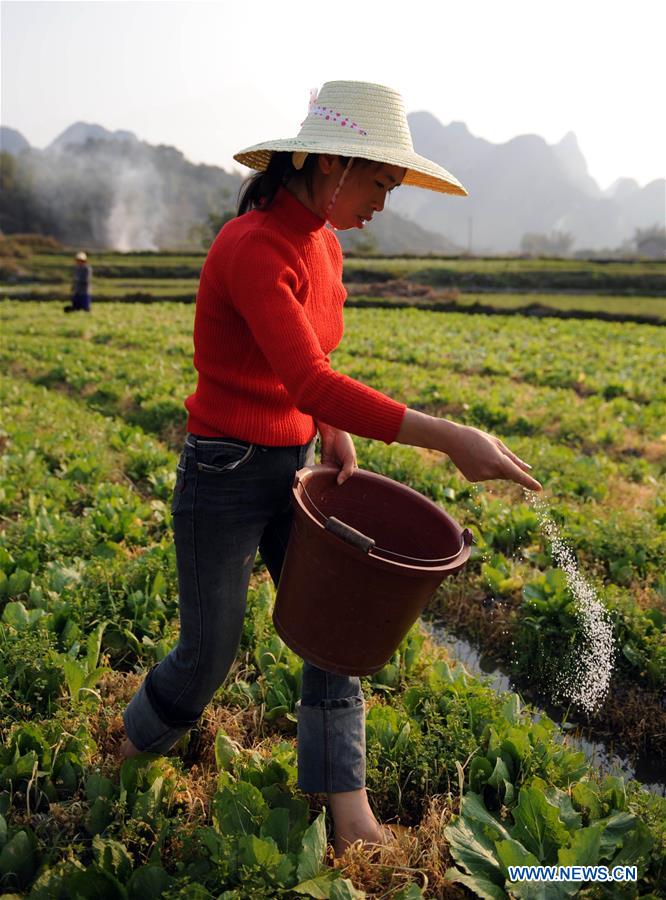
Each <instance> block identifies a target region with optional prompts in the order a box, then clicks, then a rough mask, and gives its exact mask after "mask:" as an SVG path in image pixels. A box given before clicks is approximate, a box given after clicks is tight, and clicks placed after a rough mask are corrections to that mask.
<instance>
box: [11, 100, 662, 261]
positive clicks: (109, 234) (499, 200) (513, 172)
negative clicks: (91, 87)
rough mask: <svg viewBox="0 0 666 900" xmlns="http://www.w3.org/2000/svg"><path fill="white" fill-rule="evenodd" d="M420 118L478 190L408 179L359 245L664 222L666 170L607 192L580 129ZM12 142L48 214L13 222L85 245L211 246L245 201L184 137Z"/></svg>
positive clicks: (100, 132)
mask: <svg viewBox="0 0 666 900" xmlns="http://www.w3.org/2000/svg"><path fill="white" fill-rule="evenodd" d="M408 120H409V124H410V129H411V132H412V136H413V139H414V147H415V149H416V151H417V152H418V153H421V154H422V155H424V156H426V157H428V158H430V159H432V160H434V161H435V162H438V163H439V164H440V165H442V166H444V168H446V169H448V170H449V171H451V172H453V174H455V175H456V177H457V178H458V179H459V180H460V181H461V182H462V183H463V184H464V185H465V187H466V188H467V190H468V192H469V196H468V197H457V196H452V195H448V196H446V195H440V194H435V193H433V192H430V191H424V190H421V189H418V188H410V187H403V188H400V190H398V191H396V192H394V193H393V194H392V195H391V200H390V204H387V206H386V208H385V209H384V212H383V213H382V214H381V215H379V216H376V217H375V219H374V220H373V221H372V223H370V224H369V225H366V227H365V229H364V230H363V231H362V232H359V231H349V232H337V235H338V238H339V239H340V243H341V244H342V246H343V248H344V249H346V250H350V249H364V250H366V251H369V250H376V251H377V252H379V253H387V254H399V253H413V254H428V253H432V254H455V253H460V252H466V251H471V252H473V253H477V254H481V253H487V254H493V253H515V252H518V251H520V248H521V241H522V240H523V238H524V236H525V235H526V234H537V235H545V236H547V235H551V234H553V233H557V232H566V233H568V234H569V235H570V236H571V239H572V244H573V249H574V250H581V248H584V249H589V250H593V251H594V250H600V249H602V248H616V247H619V246H620V245H622V244H623V243H624V244H627V243H628V242H630V241H631V239H632V238H633V236H634V232H635V230H636V229H639V228H640V229H645V228H650V227H652V226H657V227H662V228H663V227H664V225H665V221H664V220H665V217H666V213H665V209H666V181H665V180H664V179H656V180H654V181H652V182H650V183H649V184H647V185H646V186H645V187H643V188H641V187H639V186H638V184H637V183H636V182H635V181H634V180H633V179H630V178H621V179H618V180H617V181H616V182H615V184H614V185H612V187H611V188H609V189H608V190H607V191H602V190H601V189H600V187H599V186H598V184H597V183H596V181H595V180H594V179H593V178H592V177H591V176H590V174H589V172H588V170H587V164H586V162H585V158H584V157H583V155H582V153H581V151H580V148H579V146H578V142H577V140H576V137H575V135H574V134H573V133H572V132H569V133H568V134H567V135H565V137H564V138H563V139H562V140H561V141H560V142H559V143H557V144H554V145H549V144H548V143H546V141H545V140H544V139H543V138H541V137H539V136H537V135H520V136H518V137H515V138H513V139H512V140H510V141H507V142H506V143H503V144H493V143H491V142H490V141H486V140H484V139H483V138H479V137H475V136H474V135H472V134H471V133H470V132H469V130H468V129H467V127H466V125H465V124H464V123H463V122H451V123H450V124H449V125H443V124H442V123H441V122H439V121H438V120H437V119H436V118H435V117H434V116H433V115H431V114H430V113H428V112H414V113H410V114H409V116H408ZM0 150H3V151H5V152H6V153H8V154H10V155H11V157H12V160H13V165H14V166H15V169H16V172H15V180H17V181H18V182H19V183H20V185H21V190H22V191H23V192H24V194H25V192H26V191H27V192H29V193H30V201H31V204H32V205H31V206H30V209H32V210H33V213H32V215H33V218H35V217H36V220H37V222H38V224H37V227H34V228H30V222H29V221H22V222H21V223H20V225H19V224H18V223H17V222H16V221H14V223H13V224H12V218H11V216H12V213H11V211H10V213H9V215H8V214H7V211H6V210H5V211H4V212H0V216H1V217H0V227H1V228H2V229H3V230H4V231H12V230H13V231H17V230H42V231H43V230H44V229H45V228H47V227H48V229H49V232H50V233H52V234H54V235H55V236H56V237H58V238H59V239H60V240H63V241H64V242H66V243H68V244H72V245H74V244H76V245H78V244H81V245H85V246H88V247H110V248H114V249H118V250H138V249H186V248H191V247H192V246H196V245H197V244H198V245H199V246H200V244H201V241H202V240H203V241H204V242H205V241H206V240H207V232H206V223H207V222H208V221H209V219H210V220H211V221H213V222H214V220H215V218H216V217H219V216H220V215H222V214H223V213H224V212H225V211H228V210H232V209H235V206H236V202H237V195H238V190H239V188H240V186H241V184H242V178H241V176H240V175H238V174H237V173H235V172H234V173H229V172H226V171H225V170H224V169H223V168H220V167H217V166H209V165H195V164H193V163H191V162H189V161H188V160H187V159H185V157H184V156H183V154H182V153H181V152H180V151H179V150H177V149H176V148H174V147H170V146H166V145H158V146H154V145H151V144H148V143H147V142H145V141H141V140H139V139H138V138H137V137H136V135H134V134H133V133H132V132H130V131H113V132H112V131H108V130H107V129H105V128H103V127H102V126H101V125H96V124H88V123H84V122H77V123H75V124H74V125H71V126H70V127H69V128H67V129H65V131H63V132H62V134H60V135H59V136H58V137H57V138H56V139H55V140H54V141H53V142H52V143H51V144H49V146H48V147H46V148H45V149H44V150H39V149H36V148H33V147H31V146H30V144H29V142H28V141H27V140H26V139H25V138H24V137H23V135H21V134H20V133H19V132H18V131H16V130H14V129H11V128H8V127H5V126H2V127H0ZM13 215H14V218H15V219H16V214H15V213H13ZM24 218H25V215H24ZM29 218H30V216H28V219H29Z"/></svg>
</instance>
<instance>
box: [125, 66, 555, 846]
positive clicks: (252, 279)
mask: <svg viewBox="0 0 666 900" xmlns="http://www.w3.org/2000/svg"><path fill="white" fill-rule="evenodd" d="M234 158H235V159H236V160H238V161H239V162H241V163H244V164H245V165H248V166H250V167H253V168H255V169H257V170H259V174H256V175H254V176H252V178H251V179H249V181H248V182H246V184H245V185H244V188H243V189H242V191H241V200H240V205H239V214H238V217H237V218H235V219H232V220H231V221H230V222H228V223H227V224H226V225H225V226H224V227H223V229H222V230H221V231H220V233H219V234H218V236H217V238H216V239H215V241H214V243H213V245H212V247H211V249H210V252H209V254H208V256H207V258H206V261H205V264H204V266H203V269H202V273H201V280H200V285H199V291H198V294H197V303H196V315H195V323H194V345H195V353H194V365H195V367H196V368H197V370H198V383H197V388H196V391H195V392H194V394H192V395H191V396H190V397H188V398H187V400H186V401H185V405H186V407H187V409H188V412H189V417H188V423H187V431H188V435H187V439H186V443H185V447H184V450H183V453H182V455H181V458H180V462H179V464H178V472H177V480H176V487H175V492H174V499H173V507H172V509H173V521H174V535H175V543H176V556H177V565H178V580H179V603H180V623H181V630H180V639H179V643H178V645H177V646H176V647H175V648H174V650H172V651H171V653H170V654H169V655H168V656H167V657H166V658H165V659H164V660H163V661H162V662H161V663H160V664H159V665H157V666H156V667H154V668H153V669H152V670H151V671H150V672H149V673H148V676H147V677H146V679H145V681H144V682H143V684H142V685H141V687H140V688H139V690H138V692H137V693H136V695H135V696H134V697H133V699H132V701H131V702H130V704H129V706H128V707H127V710H126V712H125V727H126V732H127V740H126V741H125V743H124V745H123V751H122V752H123V755H125V756H130V755H132V754H134V753H136V752H137V751H138V750H152V751H156V752H160V753H166V752H168V751H169V749H170V748H171V747H172V746H173V745H174V743H175V742H176V741H177V740H178V739H179V738H180V737H181V736H182V735H183V734H185V732H186V731H187V730H188V729H189V728H191V727H192V726H193V725H194V724H195V723H196V721H197V720H198V718H199V717H200V715H201V713H202V711H203V709H204V707H205V706H206V704H207V703H208V702H209V700H210V699H211V697H212V696H213V694H214V692H215V691H216V689H217V688H218V687H219V686H220V684H221V683H222V682H223V680H224V678H225V676H226V674H227V672H228V671H229V668H230V666H231V664H232V662H233V659H234V656H235V654H236V652H237V649H238V645H239V641H240V634H241V627H242V622H243V616H244V612H245V599H246V593H247V588H248V583H249V579H250V574H251V571H252V565H253V561H254V558H255V553H256V550H257V548H258V549H259V552H260V554H261V556H262V559H263V560H264V562H265V564H266V566H267V568H268V570H269V572H270V575H271V577H272V579H273V581H274V582H275V584H277V582H278V579H279V575H280V569H281V566H282V561H283V558H284V553H285V549H286V545H287V540H288V537H289V529H290V524H291V505H290V489H291V484H292V481H293V475H294V473H295V472H296V470H298V469H299V468H301V467H302V466H303V465H306V464H312V463H313V462H314V442H315V437H316V434H317V432H318V433H319V436H320V438H321V460H322V462H326V463H333V464H335V465H336V466H338V467H339V469H340V472H339V475H338V481H339V482H340V483H342V482H344V480H345V479H347V478H349V477H353V470H354V468H355V467H356V454H355V451H354V444H353V442H352V439H351V436H350V433H351V434H356V435H359V436H362V437H370V438H375V439H377V440H382V441H384V442H385V443H387V444H390V443H392V442H393V441H397V442H399V443H402V444H410V445H413V446H418V447H427V448H431V449H435V450H441V451H443V452H444V453H446V454H447V455H448V456H449V457H450V459H451V460H452V461H453V462H454V464H455V465H456V466H457V467H458V468H459V469H460V471H461V472H462V473H463V475H465V477H466V478H467V479H469V480H470V481H482V480H485V479H490V478H505V479H510V480H513V481H516V482H518V483H519V484H521V485H523V486H525V487H527V488H530V489H532V490H539V489H540V485H539V483H538V482H537V481H535V480H534V479H533V478H532V477H530V476H529V475H528V474H527V472H526V470H527V469H529V468H530V467H529V466H528V465H527V464H526V463H524V462H522V461H521V460H520V459H519V458H518V457H517V456H516V455H515V454H513V453H512V452H511V451H510V450H509V449H507V447H505V446H504V444H503V443H502V442H501V441H500V440H499V439H497V438H495V437H491V436H490V435H488V434H485V433H484V432H482V431H479V430H478V429H476V428H470V427H466V426H464V425H458V424H456V423H454V422H452V421H450V420H447V419H438V418H435V417H432V416H428V415H426V414H424V413H421V412H418V411H416V410H412V409H407V408H406V406H405V404H404V403H400V402H398V401H396V400H394V399H391V398H389V397H387V396H386V395H384V394H382V393H380V392H378V391H376V390H373V389H372V388H370V387H368V386H367V385H365V384H362V383H360V382H358V381H355V380H354V379H352V378H349V377H347V376H345V375H342V374H340V373H338V372H335V371H334V370H333V369H331V366H330V363H329V358H328V356H327V354H328V353H330V352H331V350H333V349H334V348H335V347H336V346H337V345H338V343H339V341H340V339H341V337H342V331H343V323H342V306H343V303H344V300H345V296H346V292H345V290H344V288H343V286H342V253H341V250H340V245H339V242H338V240H337V238H336V237H335V235H334V234H333V233H332V231H330V230H328V229H327V228H326V227H325V225H326V223H327V222H329V223H330V224H331V225H332V226H333V227H334V228H337V229H349V228H363V225H364V222H365V221H368V220H369V219H371V218H372V216H373V214H374V213H376V212H380V211H381V210H382V209H383V208H384V202H385V200H386V195H387V193H389V192H390V191H391V190H393V189H394V187H396V186H397V185H399V184H413V185H417V186H420V187H424V188H428V189H431V190H435V191H440V192H443V193H457V194H463V195H464V194H466V191H465V189H464V188H463V187H462V185H461V184H460V183H459V182H458V181H457V180H456V179H455V178H454V177H453V176H452V175H451V174H450V173H448V172H446V171H445V170H444V169H442V168H441V167H440V166H438V165H436V164H435V163H433V162H431V161H430V160H427V159H425V158H424V157H422V156H419V155H418V154H416V153H415V152H414V150H413V147H412V141H411V135H410V132H409V127H408V124H407V118H406V115H405V111H404V106H403V102H402V99H401V97H400V96H399V94H397V93H396V92H395V91H392V90H391V89H389V88H386V87H382V86H380V85H375V84H368V83H365V82H350V81H340V82H328V83H327V84H325V85H324V87H323V88H322V90H321V93H320V94H319V96H318V97H312V99H311V102H310V109H309V112H308V116H307V118H306V120H305V122H304V123H303V124H302V127H301V131H300V133H299V135H298V137H296V138H294V139H287V140H279V141H271V142H268V143H264V144H258V145H256V146H254V147H250V148H248V149H247V150H244V151H242V152H241V153H239V154H237V155H236V156H235V157H234ZM297 719H298V783H299V786H300V787H301V789H302V790H304V791H307V792H312V793H320V792H321V793H327V794H328V805H329V809H330V810H331V814H332V817H333V821H334V830H335V850H336V853H341V852H342V851H343V850H344V848H345V846H346V845H347V844H348V843H350V842H353V841H355V840H358V839H361V840H363V841H367V842H369V843H371V842H374V843H377V842H383V841H384V839H385V837H386V833H385V831H384V830H383V829H382V827H381V826H380V825H379V823H378V822H377V820H376V819H375V817H374V815H373V813H372V810H371V809H370V806H369V803H368V798H367V795H366V791H365V719H364V701H363V696H362V694H361V690H360V684H359V679H358V678H351V677H346V676H338V675H333V674H331V673H328V672H324V671H323V670H321V669H318V668H316V667H315V666H313V665H310V664H309V663H307V662H306V663H304V665H303V685H302V695H301V700H300V702H299V704H298V705H297Z"/></svg>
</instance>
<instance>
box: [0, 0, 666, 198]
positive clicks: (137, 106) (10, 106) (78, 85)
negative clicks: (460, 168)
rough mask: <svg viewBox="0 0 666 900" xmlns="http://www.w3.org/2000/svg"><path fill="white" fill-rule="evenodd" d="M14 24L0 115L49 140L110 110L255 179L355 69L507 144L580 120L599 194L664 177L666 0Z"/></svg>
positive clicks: (151, 13) (466, 1)
mask: <svg viewBox="0 0 666 900" xmlns="http://www.w3.org/2000/svg"><path fill="white" fill-rule="evenodd" d="M0 29H1V45H0V49H1V70H0V71H1V76H2V86H1V92H0V104H1V105H0V122H1V123H2V124H3V125H7V126H9V127H11V128H15V129H17V130H18V131H20V132H21V133H22V134H23V136H24V137H25V138H26V139H27V140H28V141H29V142H30V144H32V146H34V147H45V146H47V145H48V144H49V143H50V142H51V141H52V140H53V139H54V138H56V137H57V136H58V135H59V134H60V133H61V132H62V131H63V130H64V129H65V128H66V127H67V126H69V125H71V124H72V123H74V122H76V121H84V122H95V123H98V124H100V125H103V126H104V127H105V128H108V129H110V130H116V129H127V130H129V131H133V132H134V133H135V134H136V135H137V137H139V138H140V139H142V140H145V141H148V142H149V143H151V144H170V145H173V146H175V147H177V148H178V149H179V150H181V151H182V152H183V153H184V154H185V156H186V157H187V158H188V159H189V160H191V161H192V162H195V163H209V164H212V165H219V166H222V167H223V168H225V169H227V171H233V170H236V171H238V172H241V173H242V174H243V175H246V174H247V172H248V170H247V169H245V168H244V167H242V166H240V165H239V164H238V163H236V162H234V160H233V158H232V157H233V154H234V153H235V152H238V151H239V150H241V149H242V148H244V147H247V146H250V145H251V144H255V143H258V142H260V141H267V140H271V139H275V138H283V137H293V136H295V135H296V134H297V133H298V130H299V127H300V123H301V122H302V121H303V119H304V118H305V115H306V112H307V108H308V101H309V94H310V88H318V87H321V85H322V84H323V83H324V82H325V81H331V80H338V79H354V80H359V81H372V82H376V83H379V84H384V85H387V86H389V87H392V88H395V89H396V90H398V91H399V92H400V93H401V94H402V96H403V98H404V101H405V106H406V110H407V112H408V113H409V112H415V111H417V110H427V111H429V112H431V113H432V114H433V115H434V116H436V117H437V118H438V119H439V120H440V121H441V122H442V123H443V124H444V125H447V124H448V123H449V122H451V121H458V122H464V123H465V124H466V125H467V127H468V128H469V130H470V131H471V132H472V134H474V135H476V136H478V137H482V138H485V139H486V140H489V141H492V142H493V143H503V142H504V141H507V140H510V139H511V138H513V137H516V136H517V135H520V134H538V135H540V136H541V137H543V138H544V139H545V140H546V141H547V142H548V143H549V144H554V143H557V142H558V141H560V140H561V139H562V138H563V137H564V136H565V134H567V132H569V131H573V132H574V134H575V135H576V137H577V139H578V144H579V146H580V149H581V151H582V153H583V155H584V157H585V159H586V160H587V164H588V170H589V172H590V174H591V175H592V177H593V178H595V180H596V181H597V183H598V184H599V186H600V187H601V188H602V189H606V188H607V187H609V186H610V185H611V184H612V183H613V182H614V181H615V180H616V179H617V178H619V177H631V178H634V179H636V180H637V181H638V183H639V185H641V186H643V185H645V184H647V183H648V182H649V181H652V180H653V179H655V178H663V177H665V176H666V117H665V116H664V114H663V86H664V63H663V59H664V57H663V36H664V33H665V32H666V3H664V2H663V0H633V2H631V3H626V0H625V2H622V3H619V2H616V0H602V2H598V0H558V2H557V3H555V2H551V0H530V2H524V0H503V2H498V0H456V2H449V0H432V2H423V0H412V2H408V0H402V2H394V0H383V2H375V0H332V2H320V3H313V2H309V0H301V2H300V3H293V2H292V3H289V2H280V0H252V3H250V4H245V3H242V2H236V3H233V2H231V0H219V2H187V3H185V2H164V0H155V2H149V0H142V2H134V0H129V2H104V0H103V2H94V0H87V2H28V0H3V2H2V3H1V4H0ZM416 149H417V151H418V149H419V148H418V147H417V148H416Z"/></svg>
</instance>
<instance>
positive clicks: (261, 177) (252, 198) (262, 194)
mask: <svg viewBox="0 0 666 900" xmlns="http://www.w3.org/2000/svg"><path fill="white" fill-rule="evenodd" d="M317 155H318V154H316V153H308V155H307V156H306V157H305V163H304V164H303V168H302V169H300V170H299V169H295V168H294V166H293V163H292V161H291V157H292V152H291V151H277V150H274V151H273V152H272V153H271V158H270V160H269V162H268V166H267V167H266V169H265V170H264V171H263V172H256V173H255V174H254V175H250V176H249V178H246V179H245V181H244V182H243V184H242V185H241V187H240V190H239V192H238V213H237V215H238V216H242V215H243V213H246V212H247V211H248V210H250V209H268V207H269V206H270V205H271V203H272V202H273V199H274V197H275V195H276V194H277V192H278V189H279V188H280V187H281V186H282V185H284V184H286V183H287V182H288V181H289V179H290V178H292V177H293V176H294V175H298V176H302V177H303V179H304V181H305V186H306V188H307V192H308V196H309V197H310V199H312V178H313V174H314V169H315V166H316V165H317ZM338 159H339V160H340V162H341V163H342V164H343V165H345V166H346V165H347V163H348V162H349V157H348V156H338ZM354 162H355V164H356V163H358V164H359V165H360V166H369V165H373V161H372V160H370V159H363V158H362V157H354ZM374 165H376V166H378V167H379V166H381V163H374Z"/></svg>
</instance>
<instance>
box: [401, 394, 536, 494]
mask: <svg viewBox="0 0 666 900" xmlns="http://www.w3.org/2000/svg"><path fill="white" fill-rule="evenodd" d="M396 440H397V441H398V442H399V443H401V444H409V445H411V446H413V447H427V448H429V449H430V450H441V451H442V453H446V454H447V456H449V458H450V459H451V461H452V462H453V464H454V465H455V466H456V467H457V468H458V469H459V470H460V471H461V472H462V474H463V475H464V476H465V478H466V479H467V480H468V481H489V480H491V479H493V478H502V479H504V480H507V481H515V482H516V483H517V484H521V485H522V486H523V487H526V488H528V489H529V490H531V491H540V490H541V485H540V484H539V482H538V481H537V480H536V479H535V478H532V476H531V475H528V474H527V470H528V469H530V468H531V466H529V465H528V464H527V463H526V462H523V460H522V459H520V457H518V456H516V454H515V453H513V452H512V451H511V450H509V448H508V447H507V446H506V445H505V444H504V443H503V442H502V441H501V440H500V439H499V438H498V437H495V436H494V435H492V434H488V433H487V432H485V431H481V429H480V428H473V427H472V426H471V425H459V424H457V423H456V422H451V421H450V420H449V419H438V418H435V417H434V416H428V415H426V414H425V413H422V412H418V411H417V410H414V409H407V410H406V411H405V415H404V417H403V421H402V425H401V426H400V431H399V432H398V436H397V438H396Z"/></svg>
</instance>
